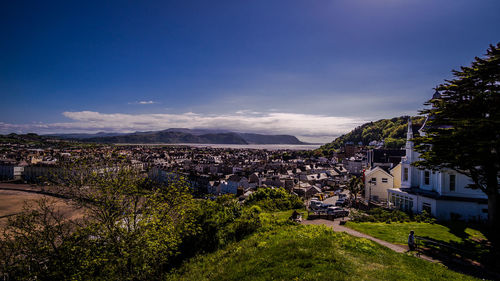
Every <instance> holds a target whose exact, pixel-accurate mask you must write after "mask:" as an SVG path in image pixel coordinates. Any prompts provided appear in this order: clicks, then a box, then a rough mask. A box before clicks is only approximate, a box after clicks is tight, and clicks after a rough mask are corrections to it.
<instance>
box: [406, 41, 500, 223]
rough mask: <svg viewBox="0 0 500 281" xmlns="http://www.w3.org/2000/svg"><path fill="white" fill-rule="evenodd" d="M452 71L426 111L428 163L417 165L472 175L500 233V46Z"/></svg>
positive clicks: (422, 141) (423, 144)
mask: <svg viewBox="0 0 500 281" xmlns="http://www.w3.org/2000/svg"><path fill="white" fill-rule="evenodd" d="M452 73H453V76H454V78H453V79H451V80H445V83H443V84H441V85H439V86H437V87H436V94H434V96H433V98H432V99H431V100H429V101H428V102H427V103H426V105H427V106H431V107H430V108H429V109H425V110H422V111H421V113H423V114H427V115H428V120H427V124H426V127H425V132H426V136H424V137H419V138H416V139H415V141H416V144H417V146H416V149H417V150H418V151H419V152H420V153H421V158H422V159H423V160H422V161H419V162H417V163H416V165H417V166H419V167H423V168H430V169H452V170H455V171H457V172H459V173H462V174H465V175H467V176H469V177H470V178H471V179H472V180H473V182H474V184H473V185H470V186H468V187H470V188H475V189H477V188H479V189H481V190H482V191H483V192H484V193H485V194H486V195H487V196H488V220H489V223H490V226H492V227H494V229H495V230H500V202H499V200H500V195H499V181H498V179H499V175H500V157H499V154H498V153H499V151H500V43H498V44H497V45H496V46H493V45H490V48H489V49H488V50H487V53H486V56H485V57H484V58H479V57H476V58H475V60H474V61H473V62H472V64H471V66H469V67H461V69H460V70H454V71H453V72H452Z"/></svg>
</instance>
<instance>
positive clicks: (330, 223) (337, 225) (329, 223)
mask: <svg viewBox="0 0 500 281" xmlns="http://www.w3.org/2000/svg"><path fill="white" fill-rule="evenodd" d="M302 224H313V225H326V226H329V227H331V228H333V230H334V231H337V232H346V233H348V234H350V235H352V236H356V237H361V238H366V239H368V240H371V241H373V242H375V243H378V244H380V245H382V246H385V247H387V248H389V249H391V250H393V251H395V252H398V253H405V252H407V251H408V248H406V247H404V246H401V245H396V244H392V243H389V242H387V241H384V240H380V239H377V238H375V237H373V236H370V235H367V234H364V233H361V232H359V231H356V230H354V229H351V228H349V227H345V226H343V225H340V220H335V221H331V220H324V219H317V220H304V221H302ZM417 257H419V258H421V259H424V260H427V261H430V262H439V261H438V260H434V259H432V258H431V257H428V256H424V255H418V256H417Z"/></svg>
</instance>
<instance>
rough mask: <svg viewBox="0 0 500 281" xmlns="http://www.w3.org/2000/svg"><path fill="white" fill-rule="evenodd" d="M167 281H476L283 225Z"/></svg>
mask: <svg viewBox="0 0 500 281" xmlns="http://www.w3.org/2000/svg"><path fill="white" fill-rule="evenodd" d="M167 280H476V279H474V278H472V277H470V276H466V275H462V274H459V273H456V272H453V271H451V270H448V269H447V268H446V267H444V266H441V265H438V264H433V263H430V262H427V261H424V260H420V259H418V258H416V257H413V256H410V255H406V254H399V253H396V252H393V251H391V250H389V249H388V248H385V247H383V246H380V245H378V244H376V243H374V242H371V241H369V240H366V239H362V238H356V237H353V236H350V235H348V234H345V233H336V232H333V230H331V229H330V228H327V227H324V226H312V225H308V226H304V225H290V224H288V225H287V224H281V225H279V226H274V227H268V228H267V229H265V230H261V231H259V232H257V233H255V234H253V235H251V236H250V237H248V238H246V239H244V240H242V241H240V242H237V243H233V244H230V245H229V246H227V247H226V248H224V249H221V250H218V251H216V252H214V253H211V254H207V255H200V256H198V257H196V258H194V259H192V260H190V261H189V262H187V263H185V264H184V265H183V266H182V267H181V268H180V269H179V270H178V271H177V272H174V273H172V274H171V275H169V277H168V278H167Z"/></svg>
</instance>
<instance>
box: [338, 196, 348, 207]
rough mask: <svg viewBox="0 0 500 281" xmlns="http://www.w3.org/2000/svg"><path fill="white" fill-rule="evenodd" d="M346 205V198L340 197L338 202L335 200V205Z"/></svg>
mask: <svg viewBox="0 0 500 281" xmlns="http://www.w3.org/2000/svg"><path fill="white" fill-rule="evenodd" d="M345 205H347V199H346V198H340V199H339V200H337V202H335V206H340V207H344V206H345Z"/></svg>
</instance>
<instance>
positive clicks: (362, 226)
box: [346, 222, 486, 245]
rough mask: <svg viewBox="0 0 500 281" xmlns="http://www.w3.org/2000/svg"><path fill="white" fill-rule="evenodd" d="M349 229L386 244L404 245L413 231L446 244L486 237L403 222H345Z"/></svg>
mask: <svg viewBox="0 0 500 281" xmlns="http://www.w3.org/2000/svg"><path fill="white" fill-rule="evenodd" d="M346 226H347V227H350V228H352V229H354V230H357V231H359V232H363V233H366V234H368V235H371V236H373V237H376V238H379V239H382V240H385V241H387V242H391V243H395V244H401V245H406V244H407V242H408V234H409V233H410V231H411V230H413V231H415V235H416V236H422V237H429V238H432V239H435V240H439V241H443V242H446V243H450V242H457V243H462V242H465V241H467V240H475V241H480V240H485V239H486V237H485V236H484V235H483V234H482V233H481V232H480V231H478V230H475V229H472V228H468V227H460V228H459V229H457V228H450V227H448V226H445V225H441V224H430V223H418V222H405V223H390V224H388V223H383V222H358V223H356V222H347V223H346Z"/></svg>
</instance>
